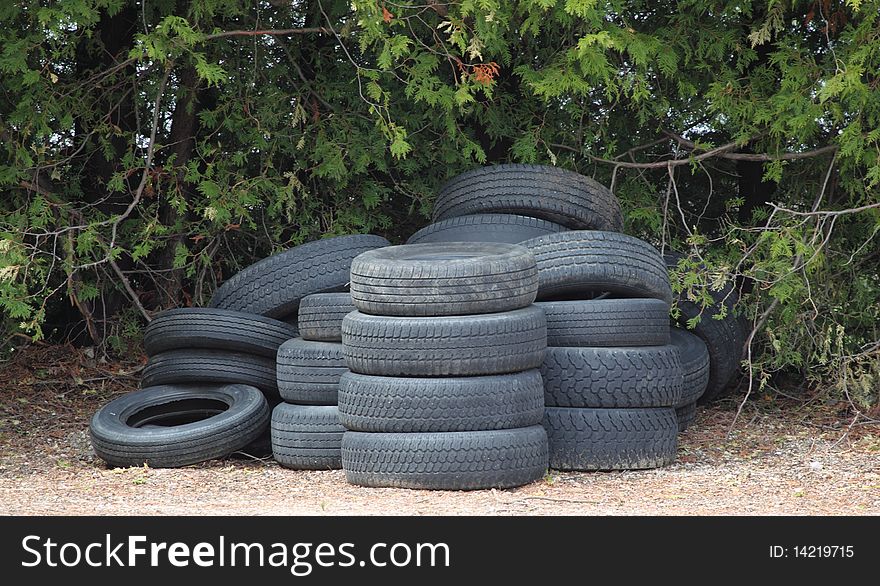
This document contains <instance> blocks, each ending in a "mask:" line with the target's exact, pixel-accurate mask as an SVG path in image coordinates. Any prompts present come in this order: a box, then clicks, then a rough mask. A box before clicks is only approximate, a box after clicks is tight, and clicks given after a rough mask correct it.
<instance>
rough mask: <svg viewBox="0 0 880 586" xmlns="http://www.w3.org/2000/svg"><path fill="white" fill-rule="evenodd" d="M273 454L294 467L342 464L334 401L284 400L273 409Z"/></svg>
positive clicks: (336, 466)
mask: <svg viewBox="0 0 880 586" xmlns="http://www.w3.org/2000/svg"><path fill="white" fill-rule="evenodd" d="M271 428H272V454H273V456H274V457H275V461H277V462H278V463H279V464H281V465H282V466H284V467H285V468H293V469H294V470H336V469H339V468H342V459H341V458H342V456H341V452H340V450H341V448H342V434H343V433H345V428H344V427H342V425H341V424H340V423H339V413H338V412H337V410H336V407H335V406H332V405H320V406H318V405H291V404H289V403H281V404H279V405H278V406H277V407H275V409H274V410H273V411H272V424H271Z"/></svg>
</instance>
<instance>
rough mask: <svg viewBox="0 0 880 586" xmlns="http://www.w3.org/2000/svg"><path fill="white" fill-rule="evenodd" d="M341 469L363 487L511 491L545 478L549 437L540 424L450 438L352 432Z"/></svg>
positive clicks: (461, 433)
mask: <svg viewBox="0 0 880 586" xmlns="http://www.w3.org/2000/svg"><path fill="white" fill-rule="evenodd" d="M342 467H343V469H344V470H345V477H346V479H347V480H348V481H349V482H351V483H352V484H357V485H360V486H374V487H398V488H417V489H429V490H477V489H485V488H512V487H514V486H522V485H523V484H528V483H529V482H534V481H535V480H540V479H541V478H542V477H543V476H544V474H545V472H546V471H547V434H546V433H545V432H544V429H543V428H542V427H541V426H540V425H534V426H531V427H522V428H517V429H501V430H494V431H453V432H448V433H361V432H359V431H347V432H346V433H345V436H343V438H342Z"/></svg>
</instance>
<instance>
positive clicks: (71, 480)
mask: <svg viewBox="0 0 880 586" xmlns="http://www.w3.org/2000/svg"><path fill="white" fill-rule="evenodd" d="M139 366H140V365H139V364H137V363H132V364H117V363H112V364H111V363H103V362H101V361H100V360H95V359H93V358H90V357H88V356H83V355H82V354H81V353H79V352H76V351H74V350H73V349H71V348H67V347H48V346H47V347H42V348H35V349H34V350H33V351H29V352H28V353H27V354H26V355H24V356H20V357H18V358H16V359H15V360H13V361H12V362H11V363H7V364H5V365H3V366H0V369H2V370H0V514H4V515H10V514H15V515H61V514H67V515H85V514H88V515H91V514H98V515H175V514H198V515H209V514H211V515H755V514H757V515H780V514H781V515H878V514H880V426H878V425H876V424H873V423H869V422H864V421H860V420H858V419H856V420H854V419H853V418H852V416H851V414H850V413H848V412H846V411H845V410H843V409H842V408H840V410H837V411H836V410H835V409H834V408H828V407H819V406H817V405H816V404H815V402H813V403H812V404H805V403H792V404H785V405H780V404H779V403H778V401H772V402H771V401H767V400H763V399H762V398H760V397H759V398H758V399H757V400H756V401H754V402H750V403H749V404H748V405H747V406H746V408H745V409H744V410H743V412H742V414H741V415H740V416H739V418H738V419H737V421H736V424H735V425H732V424H733V422H734V416H735V414H736V402H735V401H730V402H728V403H722V404H721V405H718V406H714V407H712V408H710V409H701V410H700V411H699V412H698V415H697V421H696V423H695V424H694V425H693V426H692V428H691V429H690V430H689V431H688V432H686V433H685V434H683V435H682V436H681V438H680V445H679V450H678V459H677V461H676V463H675V464H674V465H673V466H669V467H667V468H663V469H659V470H650V471H640V472H609V473H558V472H552V473H550V474H549V475H548V476H547V477H546V478H545V479H544V480H543V481H541V482H537V483H534V484H531V485H529V486H525V487H522V488H518V489H514V490H486V491H474V492H429V491H412V490H399V489H367V488H360V487H356V486H352V485H349V484H347V483H346V482H345V475H344V473H343V472H341V471H330V472H301V471H292V470H286V469H284V468H281V467H279V466H278V465H277V464H275V463H274V462H273V461H272V459H271V457H264V458H256V457H253V456H246V455H237V456H235V457H231V458H228V459H226V460H222V461H214V462H209V463H206V464H202V465H197V466H191V467H187V468H183V469H176V470H158V469H147V468H128V469H115V470H114V469H108V468H107V467H106V466H105V465H104V464H103V463H102V462H101V461H100V460H98V459H97V458H96V457H95V455H94V453H93V452H92V450H91V445H90V443H89V439H88V433H87V428H88V418H89V417H90V415H91V413H92V412H93V411H94V410H95V409H97V408H98V407H99V406H100V405H102V404H103V403H105V402H106V401H107V400H109V399H110V398H112V397H114V396H116V395H118V394H119V393H122V392H125V391H127V390H129V389H132V388H135V387H136V384H137V372H138V367H139ZM853 421H855V424H854V425H851V424H852V423H853Z"/></svg>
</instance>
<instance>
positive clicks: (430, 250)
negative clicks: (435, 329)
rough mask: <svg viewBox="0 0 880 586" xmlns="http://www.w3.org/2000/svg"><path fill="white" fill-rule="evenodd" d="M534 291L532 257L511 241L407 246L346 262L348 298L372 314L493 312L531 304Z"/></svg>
mask: <svg viewBox="0 0 880 586" xmlns="http://www.w3.org/2000/svg"><path fill="white" fill-rule="evenodd" d="M537 293H538V267H537V266H536V265H535V257H534V256H532V253H530V252H529V251H528V250H526V249H525V248H523V247H521V246H518V245H516V244H494V243H491V242H439V243H435V244H407V245H403V246H391V247H389V248H382V249H380V250H373V251H370V252H365V253H364V254H362V255H360V256H359V257H357V258H356V259H354V261H352V263H351V298H352V301H353V302H354V305H355V307H357V308H358V310H360V311H362V312H364V313H371V314H373V315H391V316H410V317H423V316H437V315H472V314H479V313H498V312H502V311H512V310H515V309H520V308H522V307H526V306H528V305H531V303H532V302H533V301H534V300H535V295H536V294H537Z"/></svg>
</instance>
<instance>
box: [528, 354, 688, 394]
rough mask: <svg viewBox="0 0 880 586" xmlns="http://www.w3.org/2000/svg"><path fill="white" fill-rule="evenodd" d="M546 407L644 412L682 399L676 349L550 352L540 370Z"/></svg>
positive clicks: (680, 375) (679, 363)
mask: <svg viewBox="0 0 880 586" xmlns="http://www.w3.org/2000/svg"><path fill="white" fill-rule="evenodd" d="M541 376H542V377H543V379H544V403H545V404H546V405H547V406H548V407H590V408H602V409H642V408H648V407H674V406H675V405H677V404H678V402H679V401H680V400H681V384H682V374H681V362H680V360H679V353H678V348H677V347H675V346H671V345H667V346H641V347H638V346H637V347H632V348H553V347H550V348H547V352H546V354H545V355H544V363H543V364H542V365H541Z"/></svg>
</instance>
